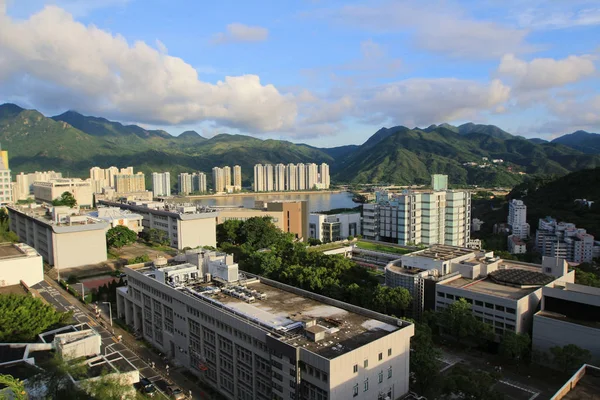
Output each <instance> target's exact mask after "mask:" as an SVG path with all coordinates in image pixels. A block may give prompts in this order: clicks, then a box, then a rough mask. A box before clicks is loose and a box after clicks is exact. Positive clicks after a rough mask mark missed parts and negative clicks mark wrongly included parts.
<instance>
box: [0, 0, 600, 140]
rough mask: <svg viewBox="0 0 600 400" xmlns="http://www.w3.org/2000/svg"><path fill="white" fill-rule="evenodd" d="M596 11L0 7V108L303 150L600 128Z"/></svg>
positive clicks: (133, 0)
mask: <svg viewBox="0 0 600 400" xmlns="http://www.w3.org/2000/svg"><path fill="white" fill-rule="evenodd" d="M599 37H600V3H598V2H597V1H584V0H570V1H567V0H528V1H521V0H502V1H500V0H479V1H475V0H466V1H449V0H445V1H436V0H431V1H426V2H423V1H412V0H408V1H335V0H332V1H327V0H321V1H319V0H312V1H310V0H287V1H286V0H280V1H248V2H243V1H229V0H225V1H219V2H205V1H181V0H170V1H166V0H144V1H142V0H55V1H43V0H27V1H17V0H0V102H9V101H10V102H15V103H17V104H19V105H21V106H24V107H28V108H36V109H38V110H40V111H42V112H43V113H45V114H47V115H53V114H57V113H61V112H63V111H65V110H67V109H74V110H77V111H79V112H82V113H83V114H87V115H96V116H104V117H106V118H109V119H114V120H118V121H122V122H127V123H138V124H140V125H142V126H145V127H150V128H162V129H165V130H167V131H168V132H170V133H172V134H175V135H177V134H179V133H181V132H182V131H184V130H188V129H194V130H196V131H198V132H199V133H201V134H202V135H204V136H212V135H214V134H217V133H221V132H228V133H241V134H248V135H253V136H256V137H260V138H277V139H286V140H291V141H294V142H304V143H308V144H311V145H315V146H322V147H332V146H338V145H344V144H360V143H362V142H364V141H365V140H366V139H367V138H368V137H369V136H370V135H372V134H373V133H374V132H375V131H376V130H377V129H379V128H381V127H382V126H387V127H389V126H394V125H405V126H409V127H414V126H421V127H423V126H428V125H430V124H439V123H442V122H449V123H453V124H460V123H464V122H467V121H474V122H477V123H489V124H496V125H498V126H500V127H501V128H503V129H505V130H507V131H509V132H511V133H514V134H519V135H523V136H526V137H542V138H545V139H551V138H553V137H556V136H559V135H561V134H564V133H568V132H572V131H574V130H577V129H585V130H588V131H593V132H600V94H599V93H600V91H599V89H600V80H599V78H598V76H599V75H598V56H599V55H600V42H598V39H597V38H599Z"/></svg>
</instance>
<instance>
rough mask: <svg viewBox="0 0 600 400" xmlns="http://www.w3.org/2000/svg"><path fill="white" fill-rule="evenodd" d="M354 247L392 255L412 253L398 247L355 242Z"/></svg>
mask: <svg viewBox="0 0 600 400" xmlns="http://www.w3.org/2000/svg"><path fill="white" fill-rule="evenodd" d="M356 247H358V248H359V249H365V250H372V251H381V252H382V253H394V254H408V253H412V252H413V251H414V250H409V249H402V248H400V247H393V246H386V245H384V244H379V243H371V242H362V241H360V240H359V241H358V242H356Z"/></svg>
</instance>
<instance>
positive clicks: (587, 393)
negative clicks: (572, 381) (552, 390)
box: [563, 365, 600, 400]
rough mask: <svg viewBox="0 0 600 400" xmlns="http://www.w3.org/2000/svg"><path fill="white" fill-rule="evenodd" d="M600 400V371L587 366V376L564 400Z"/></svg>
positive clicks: (584, 376)
mask: <svg viewBox="0 0 600 400" xmlns="http://www.w3.org/2000/svg"><path fill="white" fill-rule="evenodd" d="M583 399H587V400H600V369H598V368H594V367H591V366H589V365H588V366H586V368H585V375H583V377H582V378H581V379H580V380H579V382H577V385H576V386H575V387H574V388H572V389H571V390H570V391H569V392H568V393H567V394H566V395H565V396H564V397H563V400H583Z"/></svg>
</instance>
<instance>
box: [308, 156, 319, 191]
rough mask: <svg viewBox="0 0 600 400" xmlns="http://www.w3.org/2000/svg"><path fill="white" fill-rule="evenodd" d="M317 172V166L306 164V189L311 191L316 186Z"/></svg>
mask: <svg viewBox="0 0 600 400" xmlns="http://www.w3.org/2000/svg"><path fill="white" fill-rule="evenodd" d="M318 177H319V171H318V167H317V164H315V163H310V164H306V189H308V190H312V189H314V188H315V187H316V186H317V180H318Z"/></svg>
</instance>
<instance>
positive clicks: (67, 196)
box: [52, 192, 77, 208]
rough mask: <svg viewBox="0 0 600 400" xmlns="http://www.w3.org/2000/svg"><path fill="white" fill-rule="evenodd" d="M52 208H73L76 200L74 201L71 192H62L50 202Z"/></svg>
mask: <svg viewBox="0 0 600 400" xmlns="http://www.w3.org/2000/svg"><path fill="white" fill-rule="evenodd" d="M52 205H53V206H68V207H71V208H72V207H75V206H76V205H77V200H75V196H73V193H71V192H64V193H63V194H61V195H60V197H58V198H56V199H54V200H52Z"/></svg>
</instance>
